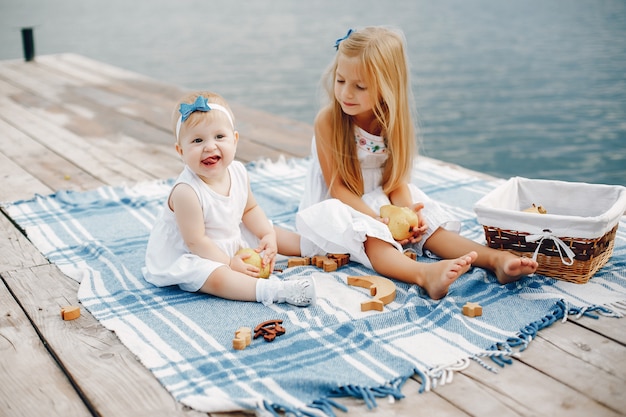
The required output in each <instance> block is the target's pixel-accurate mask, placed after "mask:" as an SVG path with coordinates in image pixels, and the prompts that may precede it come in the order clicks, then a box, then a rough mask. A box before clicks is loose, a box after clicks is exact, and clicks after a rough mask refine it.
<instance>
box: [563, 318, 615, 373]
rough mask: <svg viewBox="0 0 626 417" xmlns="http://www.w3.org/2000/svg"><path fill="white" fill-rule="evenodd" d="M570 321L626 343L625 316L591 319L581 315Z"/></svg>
mask: <svg viewBox="0 0 626 417" xmlns="http://www.w3.org/2000/svg"><path fill="white" fill-rule="evenodd" d="M618 311H620V310H618ZM621 313H622V314H623V313H624V311H623V310H621ZM570 322H572V323H574V324H576V325H578V326H581V327H584V328H585V329H589V330H591V331H593V332H595V333H598V334H601V335H603V336H605V337H607V338H609V339H611V340H614V341H616V342H619V343H621V344H622V345H626V318H620V319H616V318H614V317H602V318H601V319H592V318H590V317H581V318H580V319H578V320H570ZM625 366H626V365H625Z"/></svg>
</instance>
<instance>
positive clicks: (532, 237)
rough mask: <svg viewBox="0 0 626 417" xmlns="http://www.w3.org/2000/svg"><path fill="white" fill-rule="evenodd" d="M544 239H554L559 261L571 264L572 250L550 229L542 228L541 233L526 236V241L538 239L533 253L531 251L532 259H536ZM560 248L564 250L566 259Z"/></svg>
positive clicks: (573, 255)
mask: <svg viewBox="0 0 626 417" xmlns="http://www.w3.org/2000/svg"><path fill="white" fill-rule="evenodd" d="M544 239H552V240H553V241H554V243H555V244H556V249H557V250H558V251H559V256H560V257H561V262H562V263H563V265H567V266H571V265H572V264H573V263H574V257H575V256H576V254H575V253H574V251H572V249H570V247H569V246H567V245H566V244H565V242H563V241H562V240H561V239H559V238H558V237H557V236H555V235H553V234H552V230H550V229H543V233H541V234H536V235H528V236H526V242H536V241H539V243H537V248H536V249H535V253H533V261H536V260H537V255H538V254H539V248H540V247H541V244H542V243H543V241H544ZM561 249H563V251H565V255H567V261H566V260H565V259H564V258H563V252H561Z"/></svg>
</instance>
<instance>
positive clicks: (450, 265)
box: [364, 237, 476, 300]
mask: <svg viewBox="0 0 626 417" xmlns="http://www.w3.org/2000/svg"><path fill="white" fill-rule="evenodd" d="M364 245H365V253H366V254H367V257H368V258H369V260H370V262H371V263H372V266H373V267H374V270H375V271H376V272H378V273H379V274H382V275H385V276H388V277H390V278H394V279H397V280H400V281H404V282H407V283H409V284H417V285H419V286H420V287H422V288H424V290H425V291H426V292H427V293H428V295H429V296H430V297H431V298H432V299H434V300H438V299H440V298H443V297H445V295H446V294H447V293H448V288H449V287H450V285H451V284H452V283H453V282H454V281H455V280H456V279H457V278H458V277H460V276H461V275H463V274H464V273H465V272H467V271H468V270H469V268H470V267H471V265H472V262H473V261H474V260H475V259H476V252H473V251H468V252H466V253H465V254H463V255H459V256H457V257H456V259H450V260H444V261H439V262H435V263H422V262H415V261H414V260H412V259H411V258H409V257H407V256H406V255H404V254H403V253H402V252H400V251H398V249H396V248H395V247H394V246H392V245H391V244H389V243H388V242H385V241H383V240H380V239H375V238H371V237H368V238H367V239H366V240H365V243H364Z"/></svg>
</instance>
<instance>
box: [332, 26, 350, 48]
mask: <svg viewBox="0 0 626 417" xmlns="http://www.w3.org/2000/svg"><path fill="white" fill-rule="evenodd" d="M352 32H354V31H353V30H352V29H348V33H346V36H344V37H343V38H339V39H337V40H336V41H335V49H336V50H339V44H340V43H341V41H344V40H346V39H348V37H349V36H350V34H352Z"/></svg>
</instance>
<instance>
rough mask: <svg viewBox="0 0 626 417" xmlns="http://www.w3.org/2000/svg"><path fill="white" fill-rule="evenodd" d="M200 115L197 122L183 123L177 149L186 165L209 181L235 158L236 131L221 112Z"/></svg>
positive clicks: (224, 172) (223, 172) (224, 171)
mask: <svg viewBox="0 0 626 417" xmlns="http://www.w3.org/2000/svg"><path fill="white" fill-rule="evenodd" d="M199 116H200V119H199V120H198V121H197V122H196V121H195V120H194V122H192V123H183V125H182V126H181V129H180V136H179V140H178V143H177V144H176V150H177V151H178V153H179V154H180V156H181V158H182V159H183V162H184V163H185V164H187V165H188V166H189V168H191V169H192V170H193V171H194V172H195V173H196V174H198V176H200V178H202V179H203V180H204V181H205V182H211V180H212V179H220V178H222V176H223V175H225V174H226V172H227V168H228V166H229V165H230V163H231V162H232V161H233V160H234V159H235V151H236V149H237V142H238V140H239V133H238V132H237V131H235V130H233V127H232V125H231V124H230V121H229V120H228V118H227V117H226V115H224V114H222V113H221V112H206V113H200V114H199ZM188 121H191V118H190V120H188Z"/></svg>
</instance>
